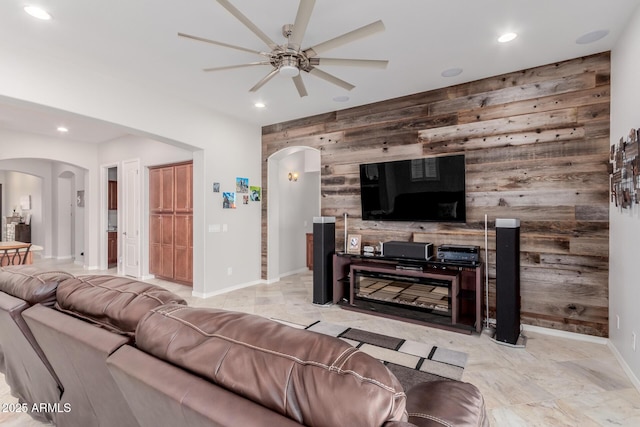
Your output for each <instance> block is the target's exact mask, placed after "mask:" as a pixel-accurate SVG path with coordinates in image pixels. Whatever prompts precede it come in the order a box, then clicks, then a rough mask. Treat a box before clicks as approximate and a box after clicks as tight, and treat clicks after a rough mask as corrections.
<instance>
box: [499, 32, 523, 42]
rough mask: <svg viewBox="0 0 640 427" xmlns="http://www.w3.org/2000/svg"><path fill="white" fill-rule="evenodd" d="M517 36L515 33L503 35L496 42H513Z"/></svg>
mask: <svg viewBox="0 0 640 427" xmlns="http://www.w3.org/2000/svg"><path fill="white" fill-rule="evenodd" d="M516 37H518V35H517V34H516V33H504V34H503V35H501V36H500V37H498V41H499V42H500V43H507V42H510V41H512V40H514V39H515V38H516Z"/></svg>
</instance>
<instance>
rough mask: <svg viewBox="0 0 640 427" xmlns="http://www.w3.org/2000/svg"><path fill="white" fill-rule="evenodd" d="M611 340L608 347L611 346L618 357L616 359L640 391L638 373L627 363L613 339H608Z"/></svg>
mask: <svg viewBox="0 0 640 427" xmlns="http://www.w3.org/2000/svg"><path fill="white" fill-rule="evenodd" d="M607 341H609V342H608V343H607V347H609V349H610V350H611V352H612V353H613V355H614V356H615V357H616V359H617V360H618V363H619V364H620V366H622V370H623V371H624V373H625V374H627V377H629V380H630V381H631V383H632V384H633V386H634V387H635V388H636V390H638V392H639V393H640V380H638V377H636V375H635V374H634V373H633V371H632V370H631V368H630V367H629V365H627V361H626V360H624V358H623V357H622V354H620V352H619V351H618V349H617V348H616V346H615V345H613V343H612V342H611V340H607Z"/></svg>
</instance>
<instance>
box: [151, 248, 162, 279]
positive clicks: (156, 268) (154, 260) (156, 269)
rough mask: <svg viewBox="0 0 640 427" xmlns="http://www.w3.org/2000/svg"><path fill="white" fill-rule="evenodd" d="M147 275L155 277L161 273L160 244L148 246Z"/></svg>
mask: <svg viewBox="0 0 640 427" xmlns="http://www.w3.org/2000/svg"><path fill="white" fill-rule="evenodd" d="M149 273H151V274H155V275H160V274H161V273H162V246H161V245H160V244H152V245H150V246H149Z"/></svg>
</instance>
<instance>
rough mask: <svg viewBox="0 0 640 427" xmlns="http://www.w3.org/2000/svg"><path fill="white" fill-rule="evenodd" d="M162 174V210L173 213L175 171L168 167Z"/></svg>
mask: <svg viewBox="0 0 640 427" xmlns="http://www.w3.org/2000/svg"><path fill="white" fill-rule="evenodd" d="M161 173H162V200H161V209H162V211H163V212H173V200H174V199H173V195H174V191H175V189H174V187H173V184H174V183H173V180H174V169H173V167H167V168H162V169H161Z"/></svg>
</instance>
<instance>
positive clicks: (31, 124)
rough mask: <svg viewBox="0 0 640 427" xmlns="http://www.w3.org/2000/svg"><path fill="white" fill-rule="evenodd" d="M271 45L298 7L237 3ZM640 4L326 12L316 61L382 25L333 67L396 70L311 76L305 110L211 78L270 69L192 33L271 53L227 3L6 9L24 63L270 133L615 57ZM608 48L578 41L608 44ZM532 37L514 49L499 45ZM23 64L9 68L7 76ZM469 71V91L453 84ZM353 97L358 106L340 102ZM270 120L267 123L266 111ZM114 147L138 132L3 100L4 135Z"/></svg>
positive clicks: (416, 5)
mask: <svg viewBox="0 0 640 427" xmlns="http://www.w3.org/2000/svg"><path fill="white" fill-rule="evenodd" d="M230 1H231V3H232V4H233V5H235V6H236V7H237V8H238V9H239V10H240V11H242V13H244V14H245V15H246V16H247V17H248V18H249V19H250V20H252V21H253V22H254V23H255V24H256V25H257V26H258V27H259V28H260V29H262V30H263V31H264V32H265V33H266V34H267V35H268V36H269V37H271V38H272V39H273V40H275V41H276V42H278V43H284V38H283V36H282V34H281V28H282V25H283V24H290V23H293V21H294V19H295V15H296V11H297V8H298V0H269V1H257V0H253V1H252V0H230ZM638 4H640V0H615V1H610V0H562V1H558V0H535V1H534V0H528V1H527V0H440V1H435V0H395V1H390V0H348V1H345V0H317V2H316V4H315V8H314V11H313V14H312V16H311V20H310V22H309V25H308V28H307V32H306V35H305V37H304V40H303V43H302V45H303V48H306V47H309V46H313V45H315V44H318V43H320V42H323V41H325V40H328V39H330V38H333V37H336V36H339V35H341V34H343V33H345V32H348V31H351V30H353V29H356V28H358V27H361V26H363V25H366V24H369V23H371V22H374V21H377V20H379V19H381V20H382V21H383V22H384V25H385V27H386V31H384V32H382V33H378V34H375V35H372V36H370V37H368V38H365V39H362V40H358V41H355V42H353V43H349V44H347V45H344V46H341V47H339V48H336V49H334V50H332V51H329V52H327V53H325V54H323V55H321V56H322V57H334V58H359V59H388V60H389V61H390V62H389V66H388V67H387V69H384V70H380V69H367V68H354V67H338V66H331V67H330V66H326V67H319V68H322V69H323V70H324V71H326V72H329V73H331V74H334V75H335V76H337V77H339V78H341V79H343V80H346V81H348V82H350V83H352V84H354V85H355V86H356V87H355V88H354V89H353V90H351V91H346V90H344V89H341V88H339V87H337V86H334V85H332V84H330V83H327V82H326V81H324V80H320V79H318V78H316V77H314V76H311V75H309V74H306V73H303V76H302V77H303V80H304V83H305V85H306V88H307V91H308V93H309V96H307V97H305V98H300V97H299V96H298V93H297V91H296V89H295V87H294V85H293V83H292V81H291V79H289V78H285V77H282V76H276V77H275V78H273V79H272V80H271V81H270V82H268V83H267V84H266V85H265V86H264V87H262V88H261V89H260V90H259V91H258V92H257V93H250V92H249V91H248V90H249V88H251V87H252V86H253V85H254V84H256V83H257V82H258V81H259V80H260V79H261V78H262V77H264V76H265V75H266V74H267V73H268V72H269V70H270V67H269V66H256V67H247V68H242V69H236V70H227V71H218V72H210V73H206V72H203V71H202V69H203V68H207V67H216V66H225V65H233V64H242V63H248V62H253V61H259V60H261V59H262V58H261V57H260V56H258V55H254V54H250V53H245V52H241V51H238V50H233V49H229V48H224V47H219V46H215V45H211V44H207V43H201V42H197V41H193V40H188V39H184V38H181V37H178V36H177V33H178V32H183V33H188V34H192V35H197V36H200V37H205V38H208V39H212V40H217V41H221V42H225V43H229V44H233V45H236V46H242V47H246V48H249V49H254V50H259V51H266V50H268V49H267V47H266V46H265V45H264V43H263V42H262V41H261V40H260V39H259V38H258V37H257V36H256V35H255V34H253V33H252V32H250V31H249V30H248V29H247V28H246V27H245V26H243V25H242V24H241V23H240V22H239V21H238V20H237V19H236V18H234V17H233V16H232V15H231V14H230V13H229V12H227V10H225V9H224V8H223V7H222V6H221V5H220V4H218V2H217V1H216V0H188V1H185V0H182V1H178V0H162V1H158V0H136V1H125V0H112V1H106V0H102V1H98V0H82V1H78V0H39V2H38V5H40V6H42V7H44V8H45V9H47V10H48V11H49V12H50V13H51V15H52V16H53V19H52V20H50V21H38V20H36V19H34V18H32V17H30V16H28V15H27V14H25V13H24V12H23V10H22V7H23V6H24V5H25V3H23V2H22V1H3V2H2V4H0V38H2V39H3V40H4V41H5V42H10V43H11V44H12V46H13V47H19V48H21V49H23V51H24V52H31V53H32V54H42V55H46V56H47V57H54V58H56V59H58V60H64V61H68V62H70V63H73V64H77V65H78V66H79V67H84V68H85V69H87V70H94V71H96V72H99V73H101V74H103V75H104V74H107V75H110V76H111V77H113V78H116V79H122V80H125V81H128V82H135V83H137V84H139V85H141V86H145V87H146V88H148V89H152V90H155V91H157V92H168V93H169V94H171V95H172V96H178V97H180V98H182V99H185V100H188V101H191V102H193V103H197V104H200V105H203V106H206V107H209V108H211V109H214V110H218V111H222V112H224V113H227V114H231V115H233V116H236V117H239V118H241V119H243V120H246V121H248V122H251V123H255V124H259V125H266V124H272V123H278V122H282V121H287V120H292V119H296V118H300V117H306V116H310V115H314V114H319V113H324V112H328V111H334V110H340V109H344V108H350V107H354V106H358V105H363V104H368V103H372V102H376V101H380V100H384V99H389V98H395V97H399V96H404V95H408V94H413V93H417V92H423V91H428V90H432V89H436V88H440V87H445V86H451V85H455V84H458V83H463V82H468V81H473V80H477V79H482V78H485V77H489V76H494V75H499V74H502V73H506V72H510V71H516V70H521V69H525V68H529V67H533V66H537V65H543V64H548V63H552V62H555V61H559V60H564V59H570V58H575V57H579V56H584V55H589V54H593V53H597V52H602V51H606V50H610V49H611V48H612V47H613V46H614V45H615V42H616V40H617V39H618V37H619V35H620V34H621V32H622V31H623V30H624V27H625V25H626V23H627V19H628V18H629V17H630V15H631V14H632V13H633V11H634V10H635V9H636V7H637V6H638ZM603 29H606V30H609V34H608V36H606V37H605V38H603V39H601V40H599V41H597V42H594V43H591V44H577V43H576V39H577V38H578V37H580V36H582V35H584V34H585V33H588V32H591V31H596V30H603ZM507 31H515V32H517V33H518V34H519V37H518V38H517V39H516V40H515V41H513V42H511V43H507V44H500V43H498V42H497V41H496V39H497V37H498V36H499V35H500V34H501V33H503V32H507ZM8 62H9V61H8V60H7V58H2V59H0V71H1V70H2V67H3V66H5V65H3V63H4V64H7V63H8ZM454 67H456V68H462V69H463V70H464V71H463V72H462V74H460V75H459V76H457V77H450V78H445V77H442V76H441V72H442V71H444V70H446V69H449V68H454ZM344 95H347V96H348V97H349V100H348V101H347V102H336V101H334V100H333V98H334V97H336V96H344ZM257 101H261V102H264V103H265V104H266V105H267V107H266V108H264V109H257V108H256V107H254V105H253V104H254V103H255V102H257ZM59 123H65V125H66V126H67V127H69V128H70V132H69V133H68V134H67V135H66V136H64V137H65V138H69V139H74V140H79V141H87V142H100V141H105V140H109V139H111V138H114V137H117V136H119V135H121V134H123V133H124V132H125V131H124V130H121V129H118V128H117V127H113V126H112V125H108V124H105V123H102V122H97V121H93V120H90V119H87V118H83V117H79V116H69V115H67V114H65V113H64V112H60V111H54V110H51V109H47V110H44V109H41V108H38V107H37V106H31V105H24V104H20V103H16V102H8V100H6V99H2V97H0V127H2V128H6V129H11V130H19V131H27V132H34V133H40V134H45V135H53V136H58V133H57V131H56V130H55V127H56V126H57V125H58V124H59Z"/></svg>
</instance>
